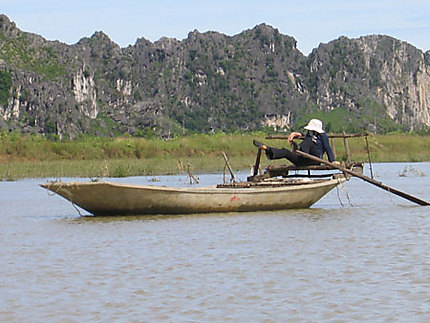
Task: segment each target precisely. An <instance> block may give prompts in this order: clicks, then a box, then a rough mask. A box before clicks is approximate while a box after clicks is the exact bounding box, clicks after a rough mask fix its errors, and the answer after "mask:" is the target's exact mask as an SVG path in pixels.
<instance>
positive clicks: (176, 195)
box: [41, 135, 363, 216]
mask: <svg viewBox="0 0 430 323" xmlns="http://www.w3.org/2000/svg"><path fill="white" fill-rule="evenodd" d="M342 136H343V137H345V135H342ZM261 152H262V150H261V148H259V149H258V152H257V159H256V162H255V164H254V167H253V175H252V176H249V177H248V178H247V181H246V182H235V181H233V182H232V183H227V184H218V185H215V186H211V187H179V188H177V187H165V186H154V185H128V184H119V183H113V182H108V181H106V182H105V181H102V182H98V181H97V182H69V183H65V182H61V181H54V182H48V183H46V184H42V185H41V186H42V187H43V188H45V189H47V190H50V191H52V192H54V193H56V194H58V195H60V196H62V197H64V198H65V199H67V200H69V201H70V202H72V203H73V204H74V205H77V206H79V207H80V208H82V209H84V210H86V211H88V212H90V213H91V214H92V215H95V216H114V215H149V214H155V215H156V214H195V213H220V212H221V213H226V212H256V211H271V210H286V209H301V208H309V207H310V206H312V205H313V204H315V203H316V202H317V201H318V200H320V199H321V198H322V197H323V196H324V195H326V194H327V193H328V192H330V191H331V190H332V189H333V188H335V187H336V186H338V185H340V184H342V183H344V182H345V181H347V180H348V179H349V178H350V177H351V174H352V175H353V176H354V175H357V174H359V173H362V172H363V163H354V162H350V161H347V162H346V163H345V165H344V167H345V168H342V167H339V166H336V165H334V164H332V163H328V165H321V164H320V165H313V166H306V167H297V166H294V165H269V166H268V167H266V170H265V171H264V173H262V174H261V173H260V174H259V165H260V159H261ZM223 155H224V158H225V159H226V165H227V166H228V168H229V171H230V173H231V175H232V178H233V179H234V174H233V171H232V169H231V167H230V165H229V162H228V159H227V157H226V155H225V154H224V153H223ZM310 157H312V156H310ZM312 158H314V157H312ZM321 161H322V162H324V161H323V160H321ZM348 169H349V170H351V171H348ZM315 170H317V171H321V170H324V171H333V170H335V171H338V172H336V173H333V172H329V173H325V174H311V171H315ZM342 170H343V171H342ZM300 171H306V172H307V173H306V174H300V173H299V172H300ZM339 171H340V172H339ZM291 172H294V174H291ZM348 172H349V175H348ZM190 177H191V176H190Z"/></svg>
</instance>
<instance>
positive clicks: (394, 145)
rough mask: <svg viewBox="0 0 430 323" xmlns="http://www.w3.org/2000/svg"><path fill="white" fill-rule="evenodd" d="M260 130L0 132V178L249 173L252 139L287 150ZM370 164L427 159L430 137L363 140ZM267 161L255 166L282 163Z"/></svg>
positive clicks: (357, 149) (355, 147) (358, 147)
mask: <svg viewBox="0 0 430 323" xmlns="http://www.w3.org/2000/svg"><path fill="white" fill-rule="evenodd" d="M266 135H267V134H265V133H263V132H257V133H246V134H224V133H216V134H210V135H208V134H199V135H191V136H186V137H178V138H174V139H171V140H162V139H146V138H135V137H121V138H106V137H82V138H79V139H76V140H64V141H61V140H50V139H47V138H46V137H44V136H39V135H21V134H17V133H6V132H0V180H3V181H4V180H7V181H11V180H18V179H22V178H62V177H84V178H85V177H89V178H101V177H127V176H156V175H170V174H181V173H185V174H187V173H188V172H191V173H194V174H199V173H203V172H206V173H212V172H223V171H225V172H226V173H228V171H226V170H225V166H226V162H225V160H224V158H223V156H222V152H225V154H226V155H227V156H228V158H229V162H230V164H231V166H232V167H233V169H234V171H243V170H250V169H251V167H252V165H253V164H254V163H255V157H256V152H257V148H256V147H254V146H253V144H252V140H253V139H257V140H260V141H262V142H265V143H267V144H268V145H271V146H275V147H285V148H288V147H289V145H288V143H287V142H286V140H279V139H276V140H268V139H265V137H266ZM348 142H349V147H350V151H351V155H352V159H353V160H354V161H361V162H365V163H367V162H368V155H367V147H366V141H365V139H364V137H361V138H350V139H348ZM368 143H369V149H370V156H371V161H372V162H423V161H430V136H428V135H426V136H421V135H418V134H398V133H396V134H388V135H370V136H368ZM334 150H335V154H336V159H337V160H339V161H343V160H345V159H346V153H345V149H344V143H343V139H335V145H334ZM285 163H287V161H286V160H278V161H269V160H267V159H266V158H265V157H264V158H263V159H262V162H261V166H262V167H263V168H264V167H266V166H267V165H269V164H285Z"/></svg>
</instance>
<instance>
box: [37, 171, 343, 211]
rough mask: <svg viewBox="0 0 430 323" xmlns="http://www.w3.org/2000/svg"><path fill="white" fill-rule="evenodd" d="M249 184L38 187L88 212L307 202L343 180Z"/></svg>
mask: <svg viewBox="0 0 430 323" xmlns="http://www.w3.org/2000/svg"><path fill="white" fill-rule="evenodd" d="M344 181H345V178H343V177H340V178H334V179H329V180H325V181H321V182H317V183H306V184H300V185H285V186H279V187H250V188H216V187H205V188H199V187H197V188H169V187H161V186H144V185H126V184H117V183H110V182H87V183H82V182H70V183H63V182H50V183H47V184H43V185H41V186H42V187H44V188H46V189H48V190H50V191H52V192H54V193H56V194H58V195H61V196H62V197H64V198H66V199H67V200H69V201H70V202H72V203H73V204H76V205H78V206H79V207H81V208H82V209H85V210H87V211H88V212H90V213H92V214H93V215H97V216H105V215H138V214H141V215H144V214H191V213H216V212H252V211H266V210H282V209H297V208H308V207H310V206H311V205H312V204H314V203H315V202H316V201H318V200H319V199H320V198H321V197H323V196H324V195H325V194H326V193H328V192H329V191H330V190H331V189H333V188H334V187H336V186H337V185H339V184H340V183H342V182H344Z"/></svg>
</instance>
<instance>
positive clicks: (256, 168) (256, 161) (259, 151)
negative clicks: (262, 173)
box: [253, 148, 262, 176]
mask: <svg viewBox="0 0 430 323" xmlns="http://www.w3.org/2000/svg"><path fill="white" fill-rule="evenodd" d="M261 151H262V149H261V148H258V152H257V158H256V159H255V165H254V173H253V176H257V174H258V170H259V168H260V160H261Z"/></svg>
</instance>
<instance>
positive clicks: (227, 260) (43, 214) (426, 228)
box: [0, 163, 430, 322]
mask: <svg viewBox="0 0 430 323" xmlns="http://www.w3.org/2000/svg"><path fill="white" fill-rule="evenodd" d="M374 171H375V173H376V175H377V179H378V180H380V181H382V182H384V183H385V184H387V185H391V186H393V187H395V188H397V189H401V190H403V191H405V192H407V193H410V194H413V195H416V196H418V197H420V198H422V199H425V200H430V185H429V184H430V182H429V177H430V163H419V164H376V165H374ZM366 174H368V171H366ZM399 175H405V176H399ZM241 176H242V178H245V177H246V174H241ZM200 180H201V185H208V184H213V183H217V182H220V181H222V176H220V175H200ZM45 181H46V180H45V179H43V180H23V181H18V182H0V243H1V248H0V259H2V260H1V261H2V265H1V267H0V286H1V294H0V321H2V322H60V321H66V322H82V321H121V322H166V321H167V322H193V321H195V322H204V321H206V322H215V321H226V320H230V321H234V322H245V321H254V322H263V321H264V322H280V321H282V322H288V321H291V322H306V321H313V322H315V321H318V322H321V321H336V320H340V321H369V322H370V321H372V322H374V321H403V322H410V321H415V322H426V321H429V320H430V233H429V232H430V208H429V207H419V206H415V205H413V204H412V203H410V202H408V201H406V200H403V199H401V198H398V197H396V196H394V195H391V194H389V193H387V192H385V191H383V190H381V189H379V188H376V187H374V186H371V185H370V184H367V183H365V182H363V181H361V180H359V179H352V180H351V181H350V182H348V183H347V184H346V185H344V186H343V187H341V188H340V189H339V190H336V189H335V190H333V191H332V192H331V193H330V194H329V195H327V196H326V197H324V198H323V199H322V200H321V201H319V202H318V203H317V204H316V205H315V206H314V207H312V208H311V209H307V210H290V211H277V212H261V213H243V214H239V213H236V214H211V215H190V216H175V217H109V218H91V217H80V216H79V214H78V213H77V211H76V210H75V209H74V207H73V206H72V205H71V204H70V203H69V202H67V201H65V200H64V199H61V198H59V197H57V196H54V197H53V196H50V195H49V194H47V192H46V191H44V190H43V189H41V188H39V187H38V184H39V183H41V182H42V183H43V182H45ZM118 181H123V182H133V183H142V184H148V183H151V184H154V185H172V186H181V185H183V186H186V185H188V184H187V180H186V178H185V177H180V176H179V177H178V176H167V177H157V178H146V177H145V178H143V177H135V178H127V179H120V180H118ZM348 197H349V198H348ZM81 212H82V213H84V214H85V211H81Z"/></svg>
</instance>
